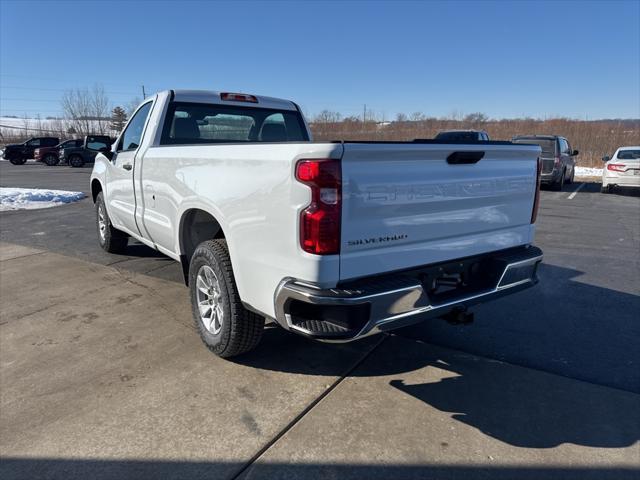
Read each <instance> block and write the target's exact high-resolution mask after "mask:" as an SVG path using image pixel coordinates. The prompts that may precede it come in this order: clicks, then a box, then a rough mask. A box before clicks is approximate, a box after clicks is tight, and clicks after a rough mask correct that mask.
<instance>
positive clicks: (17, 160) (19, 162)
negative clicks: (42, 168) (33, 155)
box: [9, 157, 27, 165]
mask: <svg viewBox="0 0 640 480" xmlns="http://www.w3.org/2000/svg"><path fill="white" fill-rule="evenodd" d="M9 161H10V162H11V163H12V164H13V165H24V164H25V163H27V159H26V158H23V157H12V158H10V159H9Z"/></svg>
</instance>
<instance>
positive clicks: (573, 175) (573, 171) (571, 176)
mask: <svg viewBox="0 0 640 480" xmlns="http://www.w3.org/2000/svg"><path fill="white" fill-rule="evenodd" d="M575 176H576V167H575V166H574V167H573V168H572V169H571V175H570V176H569V177H568V178H567V179H566V180H565V183H567V184H571V183H573V180H574V178H575Z"/></svg>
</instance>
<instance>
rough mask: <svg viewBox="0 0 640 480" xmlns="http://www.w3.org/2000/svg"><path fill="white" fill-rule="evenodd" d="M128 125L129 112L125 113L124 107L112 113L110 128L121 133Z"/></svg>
mask: <svg viewBox="0 0 640 480" xmlns="http://www.w3.org/2000/svg"><path fill="white" fill-rule="evenodd" d="M126 123H127V112H125V111H124V108H122V107H115V108H114V109H113V111H112V112H111V123H110V124H109V127H110V128H111V129H112V130H113V131H115V132H118V133H120V132H121V131H122V129H123V128H124V126H125V124H126Z"/></svg>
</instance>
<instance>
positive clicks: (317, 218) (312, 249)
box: [296, 159, 342, 255]
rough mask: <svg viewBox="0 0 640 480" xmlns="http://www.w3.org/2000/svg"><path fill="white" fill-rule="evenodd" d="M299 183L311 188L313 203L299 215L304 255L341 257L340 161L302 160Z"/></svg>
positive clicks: (298, 174) (301, 244)
mask: <svg viewBox="0 0 640 480" xmlns="http://www.w3.org/2000/svg"><path fill="white" fill-rule="evenodd" d="M296 179H298V181H300V182H302V183H304V184H305V185H308V186H309V188H311V203H310V204H309V206H308V207H306V208H305V209H304V210H302V212H300V246H301V247H302V249H303V250H304V251H305V252H308V253H314V254H316V255H334V254H337V253H340V224H341V221H342V169H341V165H340V160H333V159H310V160H300V161H299V162H298V163H297V164H296Z"/></svg>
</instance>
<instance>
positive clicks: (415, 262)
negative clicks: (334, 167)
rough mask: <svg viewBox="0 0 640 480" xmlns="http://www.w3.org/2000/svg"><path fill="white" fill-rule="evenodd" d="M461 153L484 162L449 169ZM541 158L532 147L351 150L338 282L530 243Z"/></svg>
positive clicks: (345, 165)
mask: <svg viewBox="0 0 640 480" xmlns="http://www.w3.org/2000/svg"><path fill="white" fill-rule="evenodd" d="M455 152H483V155H482V158H481V159H480V160H479V161H477V162H476V163H449V162H448V161H447V157H449V156H450V155H451V154H453V153H455ZM539 154H540V148H539V147H537V146H530V145H512V144H491V143H487V144H484V143H482V144H473V145H471V144H468V145H461V144H412V143H388V144H385V143H345V144H344V153H343V158H342V181H343V211H342V241H341V244H342V245H341V254H340V279H341V280H347V279H352V278H358V277H362V276H367V275H374V274H378V273H383V272H389V271H393V270H401V269H406V268H411V267H415V266H419V265H426V264H431V263H437V262H443V261H447V260H453V259H457V258H463V257H467V256H471V255H478V254H482V253H486V252H491V251H495V250H502V249H506V248H510V247H514V246H518V245H523V244H528V243H530V241H531V239H532V236H533V228H534V227H533V225H531V223H530V222H531V212H532V208H533V202H534V196H535V189H536V188H537V185H536V168H537V158H538V156H539ZM463 155H464V154H463ZM477 156H480V155H479V154H478V155H477ZM458 157H459V156H458Z"/></svg>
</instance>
